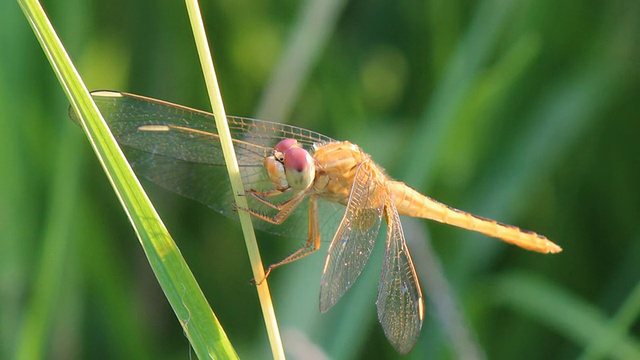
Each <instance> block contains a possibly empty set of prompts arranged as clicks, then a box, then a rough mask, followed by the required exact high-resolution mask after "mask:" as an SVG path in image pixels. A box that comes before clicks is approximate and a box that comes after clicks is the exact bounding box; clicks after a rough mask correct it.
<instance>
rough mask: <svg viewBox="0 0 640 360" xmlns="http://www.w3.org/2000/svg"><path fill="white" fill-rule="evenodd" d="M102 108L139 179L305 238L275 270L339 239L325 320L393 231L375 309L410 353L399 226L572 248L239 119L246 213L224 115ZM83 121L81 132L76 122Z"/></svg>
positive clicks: (143, 100)
mask: <svg viewBox="0 0 640 360" xmlns="http://www.w3.org/2000/svg"><path fill="white" fill-rule="evenodd" d="M92 97H93V99H94V101H95V103H96V104H97V106H98V108H99V109H100V112H101V113H102V115H103V116H104V118H105V120H106V121H107V123H108V124H109V127H110V129H111V131H112V133H113V135H114V136H115V138H116V139H117V141H118V142H119V144H120V145H121V146H122V147H123V149H124V151H125V154H126V156H127V159H128V160H129V162H130V163H131V165H132V167H133V169H134V170H135V171H136V173H138V174H139V175H142V176H143V177H145V178H147V179H149V180H151V181H152V182H154V183H156V184H158V185H160V186H162V187H164V188H166V189H168V190H171V191H174V192H176V193H178V194H181V195H183V196H185V197H188V198H191V199H194V200H196V201H199V202H201V203H203V204H205V205H207V206H209V207H211V208H213V209H215V210H217V211H219V212H221V213H222V214H224V215H227V216H229V217H232V218H235V217H236V216H237V214H235V213H234V212H235V211H238V210H244V211H248V212H249V213H250V214H252V215H253V216H255V217H256V218H258V219H260V220H262V221H258V222H255V226H256V228H258V229H261V230H264V231H267V232H270V233H274V234H277V235H284V236H290V237H302V238H306V239H307V242H306V244H305V245H304V246H303V247H301V248H300V249H298V250H297V251H295V252H294V253H293V254H291V255H290V256H288V257H286V258H285V259H284V260H282V261H279V262H277V263H274V264H272V265H271V266H270V267H269V268H268V269H267V272H266V274H267V275H268V274H269V273H270V272H271V270H273V269H274V268H276V267H278V266H281V265H284V264H287V263H290V262H292V261H296V260H298V259H300V258H303V257H305V256H307V255H309V254H311V253H313V252H315V251H316V250H318V249H319V248H320V244H321V239H323V238H329V237H330V238H331V239H332V240H331V243H330V245H329V249H328V254H327V257H326V260H325V264H324V268H323V270H322V277H321V280H320V311H321V312H323V313H324V312H326V311H328V310H329V309H331V307H333V306H334V305H335V304H336V303H337V302H338V301H339V300H340V298H342V296H343V295H344V294H345V292H346V291H347V290H348V289H349V288H350V287H351V286H352V285H353V284H354V282H355V281H356V279H357V278H358V276H359V275H360V273H361V271H362V270H363V268H364V266H365V264H366V263H367V260H368V259H369V256H370V255H371V252H372V250H373V247H374V243H375V240H376V238H377V237H378V233H379V231H380V228H381V224H382V222H383V221H384V222H385V223H386V236H385V239H386V241H385V253H384V258H383V265H382V270H381V273H380V279H379V284H378V296H377V300H376V307H377V315H378V320H379V322H380V324H381V326H382V328H383V330H384V333H385V335H386V337H387V339H388V340H389V342H390V343H391V344H392V346H393V347H394V348H395V349H396V350H397V351H398V352H399V353H402V354H406V353H408V352H409V351H410V350H411V349H412V348H413V346H414V344H415V343H416V341H417V339H418V337H419V335H420V330H421V328H422V322H423V319H424V302H423V295H422V290H421V289H420V283H419V281H418V277H417V274H416V270H415V267H414V264H413V260H412V258H411V255H410V253H409V248H408V247H407V244H406V240H405V236H404V232H403V230H402V224H401V222H400V215H408V216H412V217H419V218H426V219H430V220H435V221H438V222H441V223H445V224H450V225H454V226H457V227H460V228H464V229H468V230H472V231H476V232H479V233H482V234H485V235H488V236H491V237H495V238H498V239H500V240H503V241H505V242H508V243H511V244H514V245H517V246H520V247H522V248H525V249H527V250H532V251H537V252H541V253H558V252H560V251H562V249H561V248H560V247H559V246H558V245H556V244H554V243H553V242H551V241H550V240H548V239H547V238H546V237H544V236H542V235H539V234H537V233H534V232H531V231H528V230H523V229H520V228H517V227H515V226H511V225H506V224H503V223H500V222H497V221H495V220H491V219H488V218H484V217H481V216H477V215H473V214H471V213H468V212H465V211H462V210H458V209H455V208H453V207H450V206H447V205H445V204H443V203H440V202H438V201H436V200H434V199H432V198H430V197H428V196H425V195H423V194H421V193H419V192H418V191H417V190H415V189H413V188H411V187H409V186H408V185H406V184H404V183H403V182H400V181H395V180H393V179H391V178H390V177H389V176H388V175H387V174H386V173H385V172H384V170H383V169H382V168H381V167H380V166H378V165H377V164H376V163H375V162H374V161H373V160H372V159H371V157H370V156H369V155H368V154H367V153H365V152H364V151H362V149H360V148H359V147H358V146H357V145H355V144H352V143H351V142H349V141H338V140H334V139H332V138H330V137H328V136H326V135H322V134H320V133H317V132H314V131H311V130H307V129H304V128H300V127H296V126H292V125H286V124H280V123H276V122H270V121H264V120H257V119H249V118H243V117H234V116H229V117H228V119H227V120H228V124H229V128H230V131H231V136H232V138H233V144H234V149H235V152H236V156H237V158H238V163H239V165H240V172H241V176H242V181H243V185H244V186H245V189H246V191H245V194H244V195H245V196H246V197H247V200H248V201H249V202H248V203H249V207H248V208H247V209H236V207H235V204H234V200H233V193H232V190H231V187H230V184H229V181H228V175H227V173H226V167H225V166H224V159H223V155H222V149H221V147H220V141H219V135H218V131H217V129H216V127H215V124H214V115H213V114H211V113H208V112H205V111H200V110H196V109H192V108H188V107H185V106H182V105H177V104H172V103H169V102H165V101H161V100H157V99H152V98H148V97H144V96H139V95H133V94H128V93H124V92H116V91H96V92H93V93H92ZM70 115H71V117H72V119H74V120H75V121H76V122H77V121H78V119H77V115H76V114H75V112H74V111H70Z"/></svg>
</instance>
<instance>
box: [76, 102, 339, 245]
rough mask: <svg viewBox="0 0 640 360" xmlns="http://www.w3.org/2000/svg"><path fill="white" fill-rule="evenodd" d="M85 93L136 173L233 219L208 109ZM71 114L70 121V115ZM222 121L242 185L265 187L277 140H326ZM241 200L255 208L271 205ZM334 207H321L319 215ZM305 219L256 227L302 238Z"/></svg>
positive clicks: (281, 127) (301, 215) (293, 130)
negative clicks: (269, 159) (267, 161)
mask: <svg viewBox="0 0 640 360" xmlns="http://www.w3.org/2000/svg"><path fill="white" fill-rule="evenodd" d="M92 96H93V99H94V101H95V102H96V104H97V105H98V107H99V109H100V111H101V113H102V114H103V116H104V117H105V119H106V120H107V123H108V124H109V127H110V128H111V131H112V133H113V134H114V136H115V137H116V139H117V140H118V142H119V143H120V145H121V146H123V149H124V150H125V154H126V155H127V158H128V160H129V161H130V162H131V164H132V166H133V168H134V170H135V171H136V173H137V174H138V175H141V176H143V177H145V178H147V179H149V180H151V181H152V182H154V183H156V184H158V185H160V186H162V187H164V188H166V189H168V190H171V191H174V192H176V193H178V194H180V195H183V196H185V197H188V198H191V199H193V200H196V201H199V202H201V203H203V204H205V205H207V206H209V207H211V208H213V209H215V210H217V211H219V212H221V213H222V214H224V215H227V216H229V217H231V218H234V219H237V215H236V214H234V213H233V203H234V201H233V193H232V192H231V186H230V184H229V180H228V175H227V171H226V167H225V163H224V158H223V154H222V150H221V148H220V141H219V137H218V132H217V129H216V127H215V123H214V117H213V114H211V113H207V112H204V111H199V110H195V109H191V108H188V107H184V106H181V105H176V104H171V103H167V102H164V101H161V100H156V99H151V98H146V97H142V96H138V95H132V94H126V93H120V92H112V91H98V92H94V93H92ZM71 117H72V118H73V119H74V120H75V121H77V119H76V118H75V114H74V113H73V112H72V114H71ZM228 124H229V127H230V131H231V136H232V138H233V144H234V149H235V152H236V156H237V158H238V163H239V165H240V173H241V175H242V180H243V184H244V186H245V188H246V189H254V190H260V191H266V190H270V189H272V185H271V182H270V180H269V178H268V176H267V173H266V170H265V169H264V159H265V156H267V155H268V154H269V153H270V151H271V149H272V147H273V146H274V145H275V144H277V143H278V142H279V141H280V140H282V139H284V138H294V139H297V140H298V141H299V142H300V143H301V144H302V145H303V146H305V147H306V148H308V149H310V148H311V147H312V146H313V144H314V143H323V142H330V141H333V140H332V139H331V138H329V137H327V136H324V135H322V134H319V133H316V132H313V131H310V130H306V129H303V128H298V127H295V126H290V125H285V124H279V123H274V122H269V121H262V120H255V119H247V118H240V117H228ZM290 196H291V194H289V193H285V194H283V195H280V196H279V197H276V198H273V199H272V200H273V201H274V202H275V203H278V202H283V201H285V200H287V199H288V198H289V197H290ZM248 200H249V202H250V204H249V206H250V207H251V208H252V209H254V210H256V211H259V212H265V213H268V212H269V211H272V210H273V209H271V208H269V207H267V206H265V205H264V204H262V203H260V202H258V201H256V200H255V199H251V198H248ZM302 208H304V209H306V207H304V206H303V207H302ZM342 208H343V209H344V207H342ZM339 210H340V209H339V208H338V209H337V208H336V207H334V206H327V205H324V206H323V205H322V204H321V206H320V212H321V214H323V216H325V217H327V215H331V213H333V212H335V211H339ZM325 214H326V215H325ZM307 218H308V215H307V212H306V211H304V210H303V211H296V212H295V214H294V215H292V218H291V220H288V221H287V223H288V226H275V225H272V224H269V223H266V222H262V221H256V222H255V224H256V227H257V228H259V229H261V230H264V231H268V232H271V233H275V234H278V235H285V236H293V237H301V238H305V237H306V236H307V225H306V224H307V221H306V220H307Z"/></svg>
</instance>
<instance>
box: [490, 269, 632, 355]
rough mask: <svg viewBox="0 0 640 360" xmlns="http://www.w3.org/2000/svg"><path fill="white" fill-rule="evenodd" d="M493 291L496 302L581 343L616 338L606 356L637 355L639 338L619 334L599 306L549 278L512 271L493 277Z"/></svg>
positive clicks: (582, 344) (583, 344)
mask: <svg viewBox="0 0 640 360" xmlns="http://www.w3.org/2000/svg"><path fill="white" fill-rule="evenodd" d="M636 292H638V291H636ZM492 293H493V297H494V301H495V302H497V303H499V304H504V305H507V306H508V307H510V308H513V309H514V310H515V311H517V312H519V313H523V314H526V315H528V316H530V317H531V318H534V319H537V320H539V321H540V322H542V323H544V324H546V325H547V326H550V327H552V328H554V329H555V330H556V331H557V332H558V333H560V334H563V335H564V336H566V337H567V338H569V339H571V340H573V341H574V342H576V343H577V344H579V345H581V346H587V345H588V344H590V343H598V342H599V341H600V339H617V342H616V346H614V347H610V348H609V349H608V350H609V353H608V354H607V355H609V356H608V357H612V358H616V359H640V341H639V340H638V338H633V337H630V336H628V335H623V334H620V333H619V332H618V331H617V329H616V328H615V327H611V326H609V323H608V319H607V317H606V315H605V314H604V313H603V312H602V311H601V310H600V309H598V308H597V307H595V306H593V305H591V304H589V303H586V302H585V301H583V300H582V299H580V298H578V297H576V296H574V295H572V294H570V293H569V292H567V291H566V290H564V289H562V288H559V287H556V286H555V285H553V284H551V283H549V282H548V281H545V280H542V279H540V278H537V277H535V276H532V275H527V274H520V273H511V274H508V275H504V276H503V277H500V278H499V279H498V280H497V281H496V284H495V287H494V291H493V292H492ZM637 298H638V295H637V294H636V295H633V296H631V297H630V300H632V301H631V303H632V306H630V307H632V308H633V307H635V308H636V310H635V311H636V314H637V306H638V300H637Z"/></svg>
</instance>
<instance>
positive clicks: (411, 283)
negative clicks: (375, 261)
mask: <svg viewBox="0 0 640 360" xmlns="http://www.w3.org/2000/svg"><path fill="white" fill-rule="evenodd" d="M385 217H386V220H387V226H388V227H387V248H386V251H385V256H384V262H383V264H382V273H381V274H380V283H379V285H378V300H377V302H376V304H377V308H378V320H379V321H380V324H381V325H382V329H383V330H384V334H385V335H386V336H387V339H388V340H389V342H390V343H391V344H392V345H393V347H394V348H395V349H396V350H397V351H398V352H399V353H401V354H406V353H408V352H409V351H410V350H411V348H413V345H414V344H415V342H416V340H417V339H418V336H419V335H420V329H421V328H422V320H423V318H424V304H423V301H422V291H421V290H420V284H419V283H418V277H417V276H416V270H415V269H414V267H413V261H412V260H411V255H410V254H409V249H408V248H407V244H406V242H405V239H404V232H403V231H402V224H401V223H400V217H399V215H398V210H397V209H396V207H395V205H394V204H393V203H392V202H391V201H388V202H387V205H386V207H385Z"/></svg>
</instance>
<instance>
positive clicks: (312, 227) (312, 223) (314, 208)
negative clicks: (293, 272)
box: [256, 197, 320, 285]
mask: <svg viewBox="0 0 640 360" xmlns="http://www.w3.org/2000/svg"><path fill="white" fill-rule="evenodd" d="M318 249H320V229H319V227H318V203H317V201H316V198H315V197H311V199H309V238H308V239H307V243H306V244H305V245H304V246H303V247H301V248H300V249H298V250H296V251H295V252H294V253H293V254H291V255H289V256H287V257H286V258H284V259H282V260H280V261H278V262H277V263H274V264H271V265H269V267H268V268H267V271H266V272H265V274H264V278H262V279H261V280H260V281H259V282H256V285H260V284H261V283H262V282H263V281H264V280H265V279H266V278H267V277H268V276H269V274H271V271H273V269H275V268H277V267H278V266H282V265H285V264H288V263H291V262H294V261H296V260H300V259H302V258H303V257H305V256H307V255H311V254H313V253H314V252H315V251H316V250H318Z"/></svg>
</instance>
